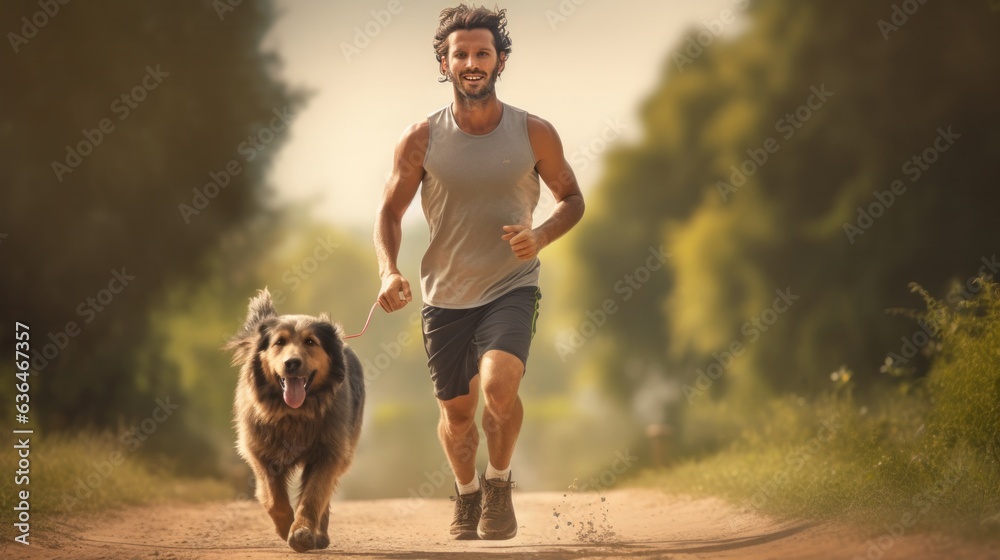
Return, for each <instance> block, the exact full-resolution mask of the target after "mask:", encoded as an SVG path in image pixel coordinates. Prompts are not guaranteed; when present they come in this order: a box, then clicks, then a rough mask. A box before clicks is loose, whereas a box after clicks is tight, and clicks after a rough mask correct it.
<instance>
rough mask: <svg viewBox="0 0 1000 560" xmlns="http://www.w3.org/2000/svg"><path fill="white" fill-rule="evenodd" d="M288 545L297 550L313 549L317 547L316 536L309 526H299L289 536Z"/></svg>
mask: <svg viewBox="0 0 1000 560" xmlns="http://www.w3.org/2000/svg"><path fill="white" fill-rule="evenodd" d="M327 544H329V543H327ZM288 546H290V547H292V550H294V551H295V552H305V551H307V550H312V549H314V548H316V537H314V536H313V534H312V531H310V530H309V528H308V527H299V528H298V529H295V530H294V531H293V532H292V534H291V536H289V537H288Z"/></svg>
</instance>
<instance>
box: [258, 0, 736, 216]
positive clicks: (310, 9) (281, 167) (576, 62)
mask: <svg viewBox="0 0 1000 560" xmlns="http://www.w3.org/2000/svg"><path fill="white" fill-rule="evenodd" d="M277 5H278V7H279V10H280V11H281V13H282V15H281V17H280V18H279V20H278V22H277V23H276V25H275V27H274V28H273V29H272V32H271V33H270V34H269V35H268V37H267V38H266V39H265V42H264V48H265V50H273V51H275V52H276V53H277V54H278V55H279V56H280V58H281V59H282V60H283V62H284V65H283V67H282V69H281V71H280V74H279V75H280V77H281V78H282V79H284V80H285V81H287V82H288V83H289V84H290V85H292V86H293V87H296V88H299V89H304V90H306V91H308V92H310V93H311V95H310V97H309V100H308V102H307V104H306V106H305V107H303V108H302V109H301V110H300V111H299V112H298V113H297V114H296V115H295V121H294V123H293V124H292V126H291V129H290V136H289V139H288V141H287V143H285V144H284V145H283V146H282V147H281V151H280V152H279V153H278V154H277V157H276V159H275V164H274V166H273V167H272V168H271V170H270V176H269V182H270V183H271V184H272V185H273V187H274V189H275V191H276V194H277V199H278V201H279V202H292V203H297V204H305V205H307V206H308V207H310V208H311V209H312V211H313V213H314V217H316V218H317V219H320V220H324V221H329V222H332V223H333V224H335V225H337V226H339V227H342V228H345V229H351V230H363V229H369V230H370V228H371V227H372V224H373V223H374V216H375V212H376V210H377V207H378V204H379V201H380V199H381V196H382V190H383V187H384V185H385V180H386V178H387V176H388V173H389V171H390V169H391V163H392V153H393V148H394V147H395V145H396V142H397V140H398V139H399V137H400V135H401V134H402V132H403V130H404V129H406V127H407V126H409V125H410V124H412V123H414V122H417V121H419V120H422V119H424V118H426V116H427V115H428V114H430V113H432V112H434V111H435V110H437V109H440V108H441V107H444V106H445V105H447V104H448V103H450V102H451V101H452V98H453V97H452V89H451V87H452V86H451V84H447V83H446V84H441V83H438V81H437V78H438V75H439V74H438V70H437V62H436V60H435V59H434V53H433V49H432V48H431V41H432V38H433V34H434V31H435V29H436V27H437V17H438V14H439V12H440V10H441V9H442V8H444V7H447V6H449V5H451V4H449V3H444V2H440V1H428V0H362V1H352V2H334V1H324V0H278V2H277ZM487 5H491V4H487ZM744 5H745V0H674V1H669V0H666V1H644V2H638V1H615V2H612V1H611V0H507V1H506V2H503V3H502V5H501V7H503V8H506V9H507V19H508V31H509V32H510V36H511V39H512V40H513V53H512V55H511V58H510V60H509V61H508V63H507V67H506V70H505V71H504V74H503V78H502V80H501V81H500V83H499V84H498V86H497V95H498V97H499V98H500V100H501V101H504V102H506V103H509V104H511V105H514V106H516V107H519V108H521V109H525V110H527V111H529V112H530V113H533V114H535V115H538V116H540V117H542V118H544V119H546V120H548V121H549V122H551V123H552V124H553V125H554V126H555V128H556V130H557V131H558V132H559V134H560V136H561V137H562V141H563V146H564V149H565V152H566V156H567V159H569V161H571V162H572V164H573V167H574V171H575V172H576V174H577V178H578V179H579V182H580V185H581V188H582V189H583V192H584V195H585V196H586V193H587V192H588V191H590V190H591V189H592V188H593V186H594V184H595V183H596V182H597V181H598V179H599V177H600V172H601V169H602V164H601V155H602V154H603V153H604V152H605V151H607V149H608V146H609V145H613V144H615V143H618V142H629V141H632V140H634V139H636V138H638V137H640V133H641V127H640V125H639V120H638V112H637V111H638V108H639V106H640V104H641V102H642V101H643V100H644V99H645V97H646V96H647V95H649V94H650V93H651V92H652V91H653V89H654V87H655V86H656V84H658V83H659V82H660V80H661V79H662V76H663V73H664V71H665V68H666V66H667V65H673V64H674V62H673V61H672V59H671V53H672V52H674V51H678V50H679V49H681V48H682V47H683V45H684V44H685V41H686V40H687V39H688V38H689V37H693V36H694V34H696V33H697V32H698V31H701V30H704V29H705V25H706V22H707V23H708V24H709V26H710V27H714V28H715V29H716V30H721V31H722V32H723V34H725V35H728V34H730V33H732V32H734V31H735V30H736V29H735V28H736V27H737V26H738V25H739V22H738V21H737V22H732V19H731V18H730V17H729V14H728V13H725V12H724V11H725V10H730V11H731V13H732V14H736V15H738V14H740V13H741V12H742V8H743V6H744ZM724 16H725V18H726V20H727V22H725V23H723V17H724ZM713 20H714V23H713ZM703 37H705V38H707V35H703ZM544 190H545V189H543V191H544ZM546 194H547V193H546ZM418 196H419V195H418ZM550 209H551V196H548V197H547V198H543V200H542V202H541V203H540V205H539V211H538V212H537V213H536V219H543V218H544V215H545V213H546V212H547V211H548V210H550ZM422 220H423V216H422V214H421V211H420V204H419V199H418V200H415V201H414V203H413V205H411V207H410V210H409V211H408V212H407V214H406V217H405V218H404V223H413V222H419V221H422Z"/></svg>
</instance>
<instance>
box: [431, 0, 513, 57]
mask: <svg viewBox="0 0 1000 560" xmlns="http://www.w3.org/2000/svg"><path fill="white" fill-rule="evenodd" d="M439 20H440V23H439V24H438V28H437V32H436V33H434V56H435V57H437V61H438V62H441V61H442V60H444V59H445V58H447V56H448V36H449V35H451V34H452V32H454V31H458V30H459V29H464V30H472V29H489V30H490V31H491V32H492V33H493V46H494V48H496V50H497V55H499V54H500V53H503V54H504V55H505V56H508V57H509V56H510V53H511V48H510V46H511V40H510V35H509V34H508V33H507V10H503V9H501V8H500V7H499V6H497V7H496V8H495V9H493V10H489V9H487V8H484V7H482V6H480V7H478V8H473V7H470V6H466V5H465V4H464V3H463V4H459V5H458V7H455V8H445V9H443V10H441V15H440V17H439Z"/></svg>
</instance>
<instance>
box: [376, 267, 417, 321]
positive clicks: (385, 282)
mask: <svg viewBox="0 0 1000 560" xmlns="http://www.w3.org/2000/svg"><path fill="white" fill-rule="evenodd" d="M411 301H413V293H412V292H410V283H409V282H408V281H407V280H406V278H403V275H402V274H399V273H398V272H397V273H395V274H389V275H387V276H386V277H385V278H383V279H382V289H381V291H379V294H378V304H379V306H381V307H382V309H384V310H385V312H386V313H392V312H393V311H399V310H400V309H402V308H404V307H406V304H407V303H410V302H411Z"/></svg>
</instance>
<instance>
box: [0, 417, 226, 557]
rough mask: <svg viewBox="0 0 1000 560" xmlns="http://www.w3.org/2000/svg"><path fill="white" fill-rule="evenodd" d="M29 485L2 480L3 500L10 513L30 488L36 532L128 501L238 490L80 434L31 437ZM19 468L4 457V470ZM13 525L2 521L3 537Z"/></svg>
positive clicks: (219, 495)
mask: <svg viewBox="0 0 1000 560" xmlns="http://www.w3.org/2000/svg"><path fill="white" fill-rule="evenodd" d="M29 459H30V460H31V465H30V474H29V476H30V483H29V484H27V485H15V484H14V482H15V479H14V476H6V475H5V476H3V477H2V478H0V503H3V504H4V509H5V510H7V511H8V512H11V511H12V508H13V507H14V505H15V504H17V503H18V502H20V499H19V497H18V496H17V493H18V492H20V491H21V490H28V491H29V492H30V496H29V504H30V510H29V512H30V515H31V518H30V524H31V533H32V535H34V534H36V533H38V532H42V533H44V532H46V531H49V530H51V529H53V523H54V521H55V520H56V519H57V518H59V517H61V516H67V515H74V516H75V515H84V516H86V515H90V514H95V513H99V512H102V511H107V510H109V509H116V508H120V507H122V506H127V505H151V504H164V503H171V502H185V503H200V502H207V501H212V500H223V499H232V498H233V496H234V492H233V490H232V489H231V487H229V486H228V485H226V484H225V483H223V482H220V481H216V480H212V479H185V478H179V477H176V476H173V475H172V474H171V473H170V471H169V470H168V469H165V468H163V467H162V466H157V465H156V464H154V463H152V462H151V461H150V460H149V459H146V458H143V457H141V456H139V455H138V454H135V453H130V452H129V451H128V450H127V448H125V446H123V445H121V444H120V443H119V442H118V441H117V440H116V439H115V438H114V437H113V436H110V435H100V434H81V435H79V436H75V437H69V436H63V435H52V436H46V437H39V436H38V435H37V434H36V435H34V436H32V437H31V453H30V455H29ZM16 470H17V457H16V456H15V453H4V454H3V455H2V457H0V472H3V473H5V474H11V475H12V474H13V473H14V472H15V471H16ZM15 534H16V532H15V529H14V526H13V525H12V524H7V523H5V524H3V525H0V538H2V539H3V540H5V541H9V540H10V539H13V538H14V536H15Z"/></svg>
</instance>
